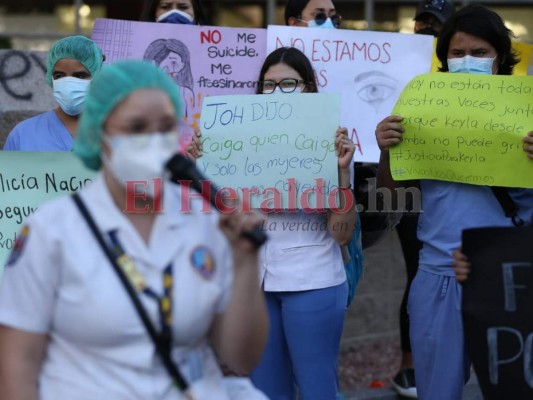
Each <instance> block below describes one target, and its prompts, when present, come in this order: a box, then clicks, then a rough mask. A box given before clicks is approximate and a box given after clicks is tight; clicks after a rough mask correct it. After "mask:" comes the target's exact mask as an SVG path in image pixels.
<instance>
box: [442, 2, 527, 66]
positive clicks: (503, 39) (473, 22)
mask: <svg viewBox="0 0 533 400" xmlns="http://www.w3.org/2000/svg"><path fill="white" fill-rule="evenodd" d="M457 32H464V33H466V34H468V35H472V36H475V37H478V38H480V39H483V40H484V41H486V42H488V43H490V45H491V46H492V47H494V49H495V50H496V53H497V54H498V57H497V59H496V61H497V62H499V66H498V75H512V73H513V69H514V66H515V65H516V64H518V62H519V61H520V59H519V58H518V56H517V54H516V53H515V51H514V50H513V48H512V46H511V38H512V37H514V35H513V32H512V31H511V30H510V29H508V28H507V27H506V26H505V23H504V22H503V20H502V19H501V17H500V16H499V15H498V14H496V13H495V12H494V11H491V10H489V9H488V8H486V7H484V6H482V5H480V4H470V5H468V6H465V7H463V8H461V9H460V10H459V11H457V12H456V13H455V14H453V15H452V16H451V17H450V18H448V19H447V20H446V22H445V23H444V25H443V27H442V31H441V32H440V35H439V38H438V40H437V57H438V58H439V60H440V62H441V65H442V67H441V68H440V70H441V71H448V48H449V47H450V41H451V40H452V37H453V35H455V34H456V33H457Z"/></svg>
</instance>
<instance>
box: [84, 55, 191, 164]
mask: <svg viewBox="0 0 533 400" xmlns="http://www.w3.org/2000/svg"><path fill="white" fill-rule="evenodd" d="M142 89H159V90H161V91H162V92H164V93H166V94H167V95H168V97H169V98H170V100H171V102H172V105H173V106H174V109H175V111H176V116H177V117H178V118H179V117H181V110H182V106H181V100H180V95H179V93H178V87H177V86H176V84H175V83H174V82H173V81H172V80H171V78H170V77H169V76H168V75H167V74H166V73H165V72H163V71H162V70H161V69H159V68H158V67H156V66H154V65H153V64H151V63H149V62H147V61H134V60H128V61H120V62H117V63H115V64H110V65H106V66H104V67H103V68H102V71H100V73H99V74H98V75H97V76H96V77H95V78H94V79H93V80H92V82H91V86H90V88H89V93H87V97H86V98H85V104H84V106H83V112H82V114H81V117H80V121H79V124H78V131H77V134H76V139H75V141H74V153H75V154H76V155H77V156H78V157H80V158H81V160H82V161H83V163H84V164H85V166H86V167H88V168H90V169H92V170H98V169H100V167H101V165H102V160H101V153H102V134H103V130H104V123H105V121H106V120H107V117H108V116H109V114H110V113H111V112H112V111H113V109H114V108H115V107H116V106H117V105H118V104H119V103H121V102H122V101H123V100H125V99H126V98H127V97H128V96H129V95H130V94H131V93H133V92H135V91H137V90H142ZM139 156H141V157H142V155H139Z"/></svg>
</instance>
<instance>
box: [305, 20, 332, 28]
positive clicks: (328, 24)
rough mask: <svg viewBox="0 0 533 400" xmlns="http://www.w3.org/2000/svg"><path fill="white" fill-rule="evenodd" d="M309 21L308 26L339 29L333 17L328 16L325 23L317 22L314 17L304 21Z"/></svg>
mask: <svg viewBox="0 0 533 400" xmlns="http://www.w3.org/2000/svg"><path fill="white" fill-rule="evenodd" d="M304 22H307V26H308V27H309V28H322V29H337V28H336V27H335V25H333V21H332V20H331V18H328V19H327V20H326V21H325V22H324V23H323V24H320V25H319V24H317V23H316V20H314V19H312V20H311V21H304Z"/></svg>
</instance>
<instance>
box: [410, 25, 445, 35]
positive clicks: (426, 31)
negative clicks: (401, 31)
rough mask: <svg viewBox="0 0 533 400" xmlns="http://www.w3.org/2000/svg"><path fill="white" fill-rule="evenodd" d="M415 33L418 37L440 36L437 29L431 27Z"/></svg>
mask: <svg viewBox="0 0 533 400" xmlns="http://www.w3.org/2000/svg"><path fill="white" fill-rule="evenodd" d="M415 33H416V34H418V35H431V36H435V37H437V36H439V32H437V31H436V30H435V28H432V27H430V26H428V27H427V28H422V29H419V30H417V31H416V32H415Z"/></svg>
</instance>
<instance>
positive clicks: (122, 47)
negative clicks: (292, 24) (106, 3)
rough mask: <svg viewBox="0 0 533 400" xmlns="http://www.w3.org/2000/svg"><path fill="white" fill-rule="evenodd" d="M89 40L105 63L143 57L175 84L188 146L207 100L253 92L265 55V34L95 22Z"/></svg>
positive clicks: (261, 30) (249, 30)
mask: <svg viewBox="0 0 533 400" xmlns="http://www.w3.org/2000/svg"><path fill="white" fill-rule="evenodd" d="M92 39H93V40H94V41H95V42H96V43H98V44H99V45H100V46H101V47H102V50H103V52H104V54H105V55H106V63H107V62H115V61H117V60H122V59H141V60H142V59H144V60H148V61H151V62H153V63H154V64H155V65H158V66H159V67H161V68H162V69H164V70H165V71H166V72H167V73H168V74H169V75H170V76H171V77H172V79H173V80H174V81H175V82H176V83H177V84H178V85H179V87H180V92H181V95H182V99H183V105H184V108H185V109H184V115H183V121H181V124H180V126H179V130H180V138H181V142H182V145H184V144H188V143H189V142H190V138H191V135H192V132H193V129H194V128H195V127H196V126H197V124H198V121H199V120H200V110H201V109H202V108H201V107H202V101H203V99H204V98H205V97H206V96H212V95H224V94H252V93H255V88H256V81H257V77H258V76H259V70H260V69H261V65H262V63H263V60H264V59H265V51H266V30H265V29H250V28H226V27H213V26H196V25H180V24H158V23H153V22H134V21H122V20H113V19H97V20H96V23H95V25H94V29H93V34H92Z"/></svg>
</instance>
